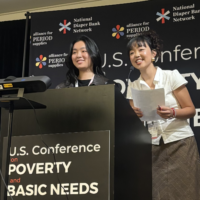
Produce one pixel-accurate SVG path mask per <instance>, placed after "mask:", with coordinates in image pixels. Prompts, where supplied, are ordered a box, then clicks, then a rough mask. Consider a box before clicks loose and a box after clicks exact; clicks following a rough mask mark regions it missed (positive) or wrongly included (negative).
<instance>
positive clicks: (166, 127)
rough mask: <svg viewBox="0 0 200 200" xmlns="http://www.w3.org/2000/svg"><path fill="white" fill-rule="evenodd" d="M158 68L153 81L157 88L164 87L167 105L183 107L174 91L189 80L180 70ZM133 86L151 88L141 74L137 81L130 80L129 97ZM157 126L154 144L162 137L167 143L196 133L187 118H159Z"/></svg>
mask: <svg viewBox="0 0 200 200" xmlns="http://www.w3.org/2000/svg"><path fill="white" fill-rule="evenodd" d="M156 68H157V71H156V75H155V78H154V81H153V83H154V85H155V89H158V88H164V90H165V106H167V107H170V108H175V109H179V108H181V106H180V105H179V103H178V101H177V99H176V98H175V96H174V95H173V91H174V90H176V89H177V88H179V87H180V86H182V85H186V84H187V81H186V80H185V78H184V77H183V76H182V75H181V74H180V73H179V72H178V70H173V71H171V70H162V69H161V68H159V67H156ZM131 87H132V88H134V89H137V90H148V89H149V90H150V89H151V88H150V87H149V86H148V84H147V83H146V82H145V81H144V80H143V79H142V77H141V76H140V77H139V78H138V79H137V80H136V81H134V82H129V86H128V89H127V96H126V98H127V99H133V98H132V95H131ZM161 106H162V105H161ZM155 126H156V129H157V137H153V138H152V144H155V145H158V144H159V141H160V139H161V137H162V138H163V141H164V143H165V144H167V143H170V142H174V141H177V140H181V139H184V138H187V137H190V136H193V135H194V133H193V131H192V129H191V127H190V125H189V124H188V122H187V120H183V119H176V118H172V119H167V120H165V119H163V120H158V121H157V123H155Z"/></svg>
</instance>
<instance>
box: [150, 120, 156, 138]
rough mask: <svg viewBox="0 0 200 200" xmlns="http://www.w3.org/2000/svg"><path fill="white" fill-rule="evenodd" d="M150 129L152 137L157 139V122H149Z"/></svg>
mask: <svg viewBox="0 0 200 200" xmlns="http://www.w3.org/2000/svg"><path fill="white" fill-rule="evenodd" d="M148 131H149V133H150V134H151V137H152V139H156V138H157V137H158V129H157V126H156V124H153V123H152V124H148Z"/></svg>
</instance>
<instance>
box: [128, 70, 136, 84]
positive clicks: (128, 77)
mask: <svg viewBox="0 0 200 200" xmlns="http://www.w3.org/2000/svg"><path fill="white" fill-rule="evenodd" d="M133 70H134V67H133V66H131V67H130V71H129V74H128V78H127V85H128V80H129V77H130V75H131V72H132V71H133Z"/></svg>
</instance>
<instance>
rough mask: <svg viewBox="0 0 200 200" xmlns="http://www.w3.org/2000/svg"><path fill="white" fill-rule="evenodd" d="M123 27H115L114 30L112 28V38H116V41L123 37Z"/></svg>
mask: <svg viewBox="0 0 200 200" xmlns="http://www.w3.org/2000/svg"><path fill="white" fill-rule="evenodd" d="M123 31H124V27H120V25H117V26H116V28H112V32H113V33H112V36H113V37H116V39H119V38H120V36H124V32H123Z"/></svg>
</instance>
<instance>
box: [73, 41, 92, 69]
mask: <svg viewBox="0 0 200 200" xmlns="http://www.w3.org/2000/svg"><path fill="white" fill-rule="evenodd" d="M72 62H73V64H74V66H75V67H76V68H77V69H79V70H87V69H88V70H92V69H93V63H92V60H91V58H90V55H89V54H88V52H87V49H86V45H85V43H84V42H83V41H78V42H76V43H75V44H74V46H73V50H72Z"/></svg>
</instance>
